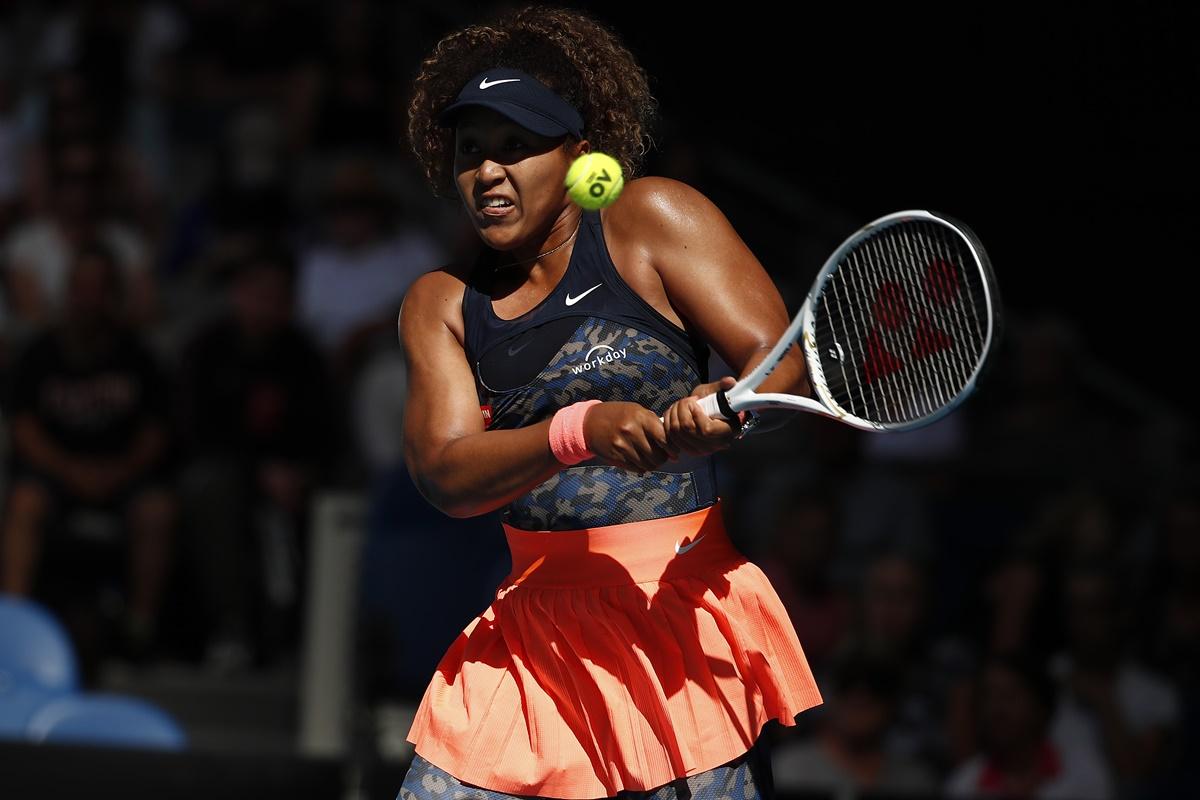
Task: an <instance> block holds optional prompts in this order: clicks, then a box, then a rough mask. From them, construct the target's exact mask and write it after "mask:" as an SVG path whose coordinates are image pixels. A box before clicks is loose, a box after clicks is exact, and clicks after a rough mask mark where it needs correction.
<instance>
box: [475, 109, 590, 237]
mask: <svg viewBox="0 0 1200 800" xmlns="http://www.w3.org/2000/svg"><path fill="white" fill-rule="evenodd" d="M572 142H573V144H572V147H571V148H570V149H566V148H564V147H562V143H563V138H562V137H554V138H551V137H546V136H541V135H539V134H536V133H534V132H533V131H530V130H528V129H527V128H523V127H521V126H520V125H518V124H517V123H515V122H513V121H512V120H510V119H508V118H507V117H505V116H503V115H502V114H498V113H496V112H495V111H492V110H491V109H488V108H482V107H474V108H466V109H464V110H463V111H462V112H460V114H459V117H458V124H457V126H456V127H455V137H454V174H455V181H456V183H457V184H458V193H459V196H460V197H461V198H462V201H463V204H464V207H465V208H466V210H467V214H468V216H470V218H471V222H472V224H474V226H475V229H476V230H477V231H478V232H479V235H480V236H481V237H482V238H483V240H484V241H485V242H486V243H487V244H488V245H489V246H490V247H493V248H495V249H497V250H513V249H516V248H518V247H522V246H528V247H533V248H537V247H540V246H541V245H542V244H543V242H544V239H545V237H546V235H547V234H548V233H549V231H550V229H551V226H552V225H553V223H554V222H555V221H556V220H557V219H558V218H559V217H560V216H561V215H562V212H563V211H564V210H565V209H566V208H567V206H568V204H569V203H570V201H569V200H568V199H567V194H566V188H565V186H564V183H563V182H564V181H565V179H566V176H567V169H568V168H569V167H570V166H571V162H572V161H573V160H574V158H575V155H576V154H577V153H582V152H584V151H585V149H586V140H585V141H583V142H574V141H573V140H572ZM485 194H486V195H489V196H491V197H500V198H503V199H504V200H505V201H507V202H506V203H505V204H502V205H501V206H499V207H495V208H489V207H486V205H485V203H486V198H484V195H485Z"/></svg>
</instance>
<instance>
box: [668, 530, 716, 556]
mask: <svg viewBox="0 0 1200 800" xmlns="http://www.w3.org/2000/svg"><path fill="white" fill-rule="evenodd" d="M705 536H708V534H707V533H706V534H704V535H702V536H700V537H699V538H697V539H696V541H694V542H691V543H689V544H685V545H683V546H680V544H679V542H676V543H675V555H679V556H681V555H683V554H684V553H686V552H687V551H688V550H691V549H692V548H693V547H695V546H696V545H698V544H700V540H701V539H703V538H704V537H705Z"/></svg>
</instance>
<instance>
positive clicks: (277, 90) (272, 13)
mask: <svg viewBox="0 0 1200 800" xmlns="http://www.w3.org/2000/svg"><path fill="white" fill-rule="evenodd" d="M315 8H316V6H315V5H314V4H312V3H309V2H305V1H304V0H189V1H188V2H186V3H185V4H184V5H183V6H182V7H181V9H180V12H181V15H182V17H183V20H182V24H183V26H184V29H185V30H186V31H187V34H186V38H185V42H184V45H183V48H182V51H181V53H180V58H179V61H180V72H181V75H180V79H181V81H182V83H183V86H184V91H185V93H186V100H187V101H186V102H184V103H180V104H178V106H177V108H176V109H175V110H176V113H177V114H178V118H177V120H176V126H175V130H176V131H177V133H178V135H179V137H180V138H181V139H183V140H184V141H185V142H187V143H189V144H195V145H201V146H203V145H204V143H205V142H206V141H210V140H211V139H212V138H214V137H215V136H216V135H217V134H218V132H219V131H220V130H221V129H222V128H223V127H224V125H225V122H226V118H227V115H228V114H230V113H231V112H233V111H234V110H236V109H241V108H246V107H256V108H261V109H263V110H265V111H267V112H269V113H271V114H272V115H273V116H277V117H278V118H279V119H281V120H282V121H283V130H284V131H286V132H287V135H288V137H289V147H288V149H289V150H293V149H294V148H293V147H292V145H293V144H301V143H304V142H307V141H308V140H309V133H308V131H309V129H310V127H311V120H312V109H313V106H314V103H315V96H316V86H317V77H318V68H317V66H316V57H315V54H316V53H317V52H318V41H319V40H318V28H317V25H316V24H315V22H316V17H315V13H314V11H315Z"/></svg>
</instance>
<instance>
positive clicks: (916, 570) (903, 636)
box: [848, 555, 972, 766]
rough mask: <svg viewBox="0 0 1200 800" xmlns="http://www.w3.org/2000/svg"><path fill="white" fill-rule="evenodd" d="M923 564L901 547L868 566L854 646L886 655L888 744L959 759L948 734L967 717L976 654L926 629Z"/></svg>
mask: <svg viewBox="0 0 1200 800" xmlns="http://www.w3.org/2000/svg"><path fill="white" fill-rule="evenodd" d="M927 591H928V589H927V578H926V571H925V569H924V568H923V566H922V565H921V564H920V563H919V562H917V561H916V560H914V559H912V558H909V557H907V556H904V555H881V556H879V557H877V558H876V559H875V560H873V561H872V562H871V563H870V564H869V565H868V566H867V568H866V570H865V572H864V579H863V586H862V594H861V598H860V608H859V613H860V617H859V620H858V625H857V626H856V628H855V630H854V631H853V633H852V635H851V636H850V637H849V644H848V647H849V648H850V650H851V651H852V652H865V653H869V654H871V655H873V656H875V657H878V658H883V659H888V660H889V661H890V662H891V663H892V664H893V668H894V669H895V670H896V673H897V675H896V679H897V696H896V703H895V713H894V715H893V717H894V718H893V722H892V725H891V727H890V728H889V731H888V736H887V740H886V746H887V749H888V752H889V753H890V754H892V755H894V756H897V757H902V758H920V759H923V760H924V761H925V762H927V763H930V764H936V765H938V766H943V765H947V764H949V763H950V762H951V761H953V760H954V756H955V753H954V752H953V751H952V746H951V743H950V742H951V741H952V740H953V739H954V736H955V733H956V732H957V731H958V730H960V729H961V728H962V726H963V725H964V724H965V722H964V720H965V718H966V716H967V714H968V708H969V688H968V684H969V676H970V674H971V669H972V658H971V656H970V654H969V651H968V649H967V648H966V647H964V646H963V645H962V644H961V643H958V642H954V641H940V640H936V639H934V637H933V636H932V633H931V631H930V629H929V613H928V597H927Z"/></svg>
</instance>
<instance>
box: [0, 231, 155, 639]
mask: <svg viewBox="0 0 1200 800" xmlns="http://www.w3.org/2000/svg"><path fill="white" fill-rule="evenodd" d="M120 279H121V273H120V269H119V267H118V266H117V261H116V259H115V258H114V256H113V255H112V254H111V253H110V252H109V251H108V250H106V249H105V248H104V247H103V246H101V245H98V244H91V245H84V246H83V247H82V248H81V251H80V255H79V256H78V258H77V259H76V261H75V265H74V268H73V269H72V270H71V272H70V275H69V278H68V280H67V285H66V287H65V288H66V294H67V296H66V303H67V308H66V311H67V313H66V314H65V316H64V320H63V322H61V323H60V324H58V325H56V326H54V327H53V328H51V329H50V330H49V331H47V332H45V333H44V334H42V335H40V336H39V337H37V338H36V339H35V340H34V341H32V342H31V343H30V345H29V347H28V349H27V350H26V351H25V352H24V353H23V354H22V355H21V357H20V360H19V362H18V363H17V365H16V368H15V374H14V376H13V379H12V384H13V391H12V397H11V399H10V403H9V407H8V414H9V416H10V418H11V420H12V443H13V464H12V467H11V473H10V474H11V487H10V490H9V493H8V503H7V513H6V515H5V519H4V547H3V566H4V569H3V590H4V591H6V592H11V593H14V594H20V595H27V594H30V593H31V592H33V591H34V590H35V587H36V586H37V585H38V578H39V555H40V553H41V550H42V547H43V540H44V539H45V538H46V537H47V536H48V535H56V534H60V533H61V531H60V530H59V528H58V527H55V528H52V527H51V525H52V524H59V527H61V523H63V522H64V521H66V520H68V519H69V516H70V515H71V513H72V512H74V511H76V510H79V509H93V510H100V511H104V512H107V513H110V514H116V515H120V516H121V517H122V518H123V519H124V521H125V524H126V526H127V529H128V549H129V587H128V597H129V602H128V615H127V619H126V630H125V634H126V636H127V639H128V642H127V643H128V644H130V645H131V646H132V647H133V648H134V649H135V650H137V651H141V652H145V650H146V648H148V647H149V645H150V644H151V641H152V635H153V632H154V628H155V624H156V622H157V619H158V613H159V608H160V601H161V596H162V592H163V582H164V577H165V573H166V570H167V567H168V555H169V547H170V539H171V532H172V525H173V516H174V511H175V508H174V496H173V492H172V489H171V486H170V476H169V474H168V469H167V467H168V444H169V430H168V424H167V418H168V406H169V399H168V396H167V395H168V388H167V382H166V378H165V376H164V375H163V373H162V372H161V371H160V369H159V367H158V366H157V364H156V363H155V359H154V357H153V356H152V354H151V353H150V352H149V351H148V350H147V348H146V347H145V345H143V343H142V342H141V340H140V339H139V338H138V336H137V335H135V334H134V333H132V332H131V331H129V330H127V329H126V327H125V326H124V325H123V324H122V323H121V321H120V317H119V313H118V309H119V307H120V301H121V282H120Z"/></svg>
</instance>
